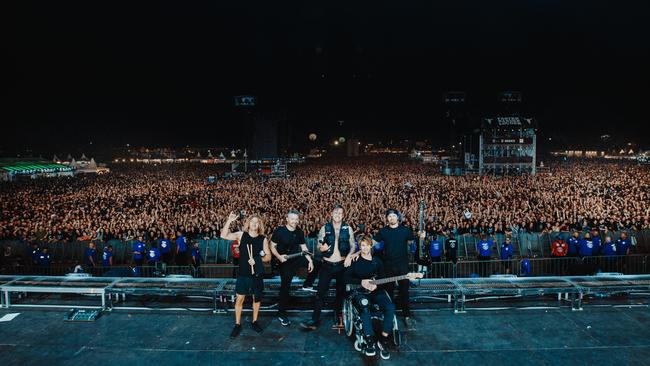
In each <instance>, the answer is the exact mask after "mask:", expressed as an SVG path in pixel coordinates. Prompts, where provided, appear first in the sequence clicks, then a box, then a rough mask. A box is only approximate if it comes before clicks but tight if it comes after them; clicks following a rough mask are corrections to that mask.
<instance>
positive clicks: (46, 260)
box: [38, 247, 50, 267]
mask: <svg viewBox="0 0 650 366" xmlns="http://www.w3.org/2000/svg"><path fill="white" fill-rule="evenodd" d="M38 265H39V266H41V267H49V266H50V253H49V249H48V248H47V247H45V248H43V250H42V251H41V252H40V253H39V255H38Z"/></svg>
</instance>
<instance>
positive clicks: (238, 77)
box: [1, 0, 650, 152]
mask: <svg viewBox="0 0 650 366" xmlns="http://www.w3.org/2000/svg"><path fill="white" fill-rule="evenodd" d="M16 4H17V5H16V6H17V8H15V9H14V10H15V12H14V17H13V19H14V20H15V21H14V22H13V23H12V24H11V26H10V33H9V36H10V37H9V41H10V42H9V44H8V51H9V52H8V54H7V55H8V58H9V59H10V61H12V65H11V69H10V73H9V81H10V82H9V92H10V97H9V99H8V101H9V103H8V108H7V110H6V111H5V112H6V113H8V114H9V116H8V118H7V119H5V121H10V122H9V123H8V125H9V126H8V130H7V129H6V128H7V127H4V128H3V130H5V132H6V137H8V138H4V139H2V140H3V141H2V144H3V145H5V146H4V148H3V149H1V150H4V151H5V152H7V151H12V149H16V148H22V147H24V146H29V147H31V148H33V149H35V150H38V149H39V148H40V149H45V148H53V147H58V146H60V145H61V144H62V143H65V144H70V145H82V146H83V145H84V144H88V142H89V141H93V142H94V144H95V146H109V145H113V144H114V145H121V144H125V143H127V142H129V143H131V144H149V145H151V144H156V145H166V144H177V145H185V144H207V145H219V144H227V143H229V142H232V141H239V138H240V136H241V135H242V134H244V133H246V132H245V131H241V128H240V126H241V123H239V121H240V120H239V116H238V114H237V111H236V110H235V109H234V108H233V106H232V96H234V95H238V94H243V93H250V94H254V95H257V96H258V98H259V108H260V110H262V111H263V113H264V114H265V115H266V116H268V117H269V118H287V119H288V120H289V121H290V122H291V123H292V124H293V125H294V126H295V127H294V131H296V132H297V133H299V135H300V136H303V135H304V136H306V133H308V132H311V131H315V132H318V133H319V134H320V136H327V135H328V134H333V135H336V134H338V133H339V132H338V131H336V128H337V127H336V126H338V124H337V123H336V121H338V120H344V121H345V123H344V128H345V130H344V131H342V132H341V133H345V134H348V135H350V136H352V135H356V136H359V137H362V138H364V137H366V136H371V137H373V138H386V137H389V136H395V137H402V136H403V137H420V136H426V137H429V138H432V139H433V140H434V141H436V140H438V141H442V140H445V139H446V138H447V136H448V134H447V132H446V129H447V128H448V126H447V125H448V121H445V120H444V118H443V117H444V115H445V111H446V107H445V106H444V105H443V103H442V97H441V96H442V93H443V92H444V91H446V90H463V91H466V92H467V104H466V106H465V107H464V110H463V111H460V112H458V113H463V114H464V115H465V116H466V119H467V120H468V121H469V123H476V122H477V121H478V119H479V118H480V117H482V116H485V115H495V114H498V113H503V110H502V109H500V108H502V107H501V106H499V105H498V103H496V99H497V94H498V93H499V92H500V91H503V90H520V91H522V92H523V96H524V104H523V105H522V106H520V107H519V109H520V110H522V112H523V113H525V114H526V115H530V116H533V117H536V118H537V120H538V121H539V124H540V128H541V130H542V132H543V133H545V134H549V135H553V136H557V137H558V138H560V137H561V136H569V140H573V139H594V138H597V136H599V135H601V134H603V133H609V134H611V135H612V136H614V137H615V138H621V139H622V138H625V139H627V138H636V139H637V140H641V139H642V138H643V139H644V140H647V137H650V132H649V131H650V130H649V127H648V126H649V125H650V121H649V119H650V118H649V117H648V112H647V108H646V106H647V105H648V97H650V92H649V89H648V88H649V87H650V77H649V72H648V65H650V51H649V50H650V46H649V45H650V41H649V39H650V37H649V36H650V30H649V27H650V25H649V24H650V23H649V22H648V16H649V15H650V6H649V5H648V2H647V1H636V0H634V1H632V0H629V1H628V0H623V1H599V0H589V1H583V0H579V1H566V0H561V1H560V0H544V1H533V0H528V1H522V0H513V1H485V0H476V1H462V0H460V1H426V2H425V1H396V0H391V1H377V0H372V1H371V0H355V1H342V2H337V1H332V0H327V1H305V2H293V1H281V2H277V1H214V0H213V1H210V2H202V1H174V2H169V1H152V2H145V1H132V0H131V1H113V0H112V1H79V2H74V1H43V2H31V1H19V2H16ZM441 131H444V132H441ZM59 151H60V150H59Z"/></svg>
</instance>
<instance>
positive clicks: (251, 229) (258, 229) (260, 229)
mask: <svg viewBox="0 0 650 366" xmlns="http://www.w3.org/2000/svg"><path fill="white" fill-rule="evenodd" d="M238 217H239V216H238V215H237V214H234V213H232V212H231V213H230V215H229V216H228V220H227V221H226V223H225V224H224V226H223V229H221V238H222V239H226V240H233V241H235V240H236V241H237V242H239V253H240V257H239V271H238V272H237V282H236V285H235V293H236V294H237V298H236V300H235V327H234V328H233V329H232V332H231V333H230V337H231V338H235V337H237V336H238V335H239V333H240V332H241V312H242V308H243V307H244V300H245V299H246V296H250V295H252V296H253V322H252V323H251V327H252V328H253V330H255V331H256V332H257V333H261V332H262V330H263V329H262V327H261V326H260V324H259V323H258V322H257V316H258V315H259V312H260V305H261V304H262V293H263V291H264V264H263V263H262V262H269V261H270V260H271V251H270V249H269V242H268V240H267V239H266V237H264V222H263V221H262V218H261V217H259V216H257V215H251V216H249V217H248V218H247V219H246V221H245V222H244V227H243V228H242V231H237V232H235V233H231V232H230V225H231V224H232V223H233V222H234V221H235V220H237V218H238Z"/></svg>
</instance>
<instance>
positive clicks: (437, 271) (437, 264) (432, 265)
mask: <svg viewBox="0 0 650 366" xmlns="http://www.w3.org/2000/svg"><path fill="white" fill-rule="evenodd" d="M442 266H443V264H442V258H440V257H431V258H430V260H429V275H430V276H431V278H440V277H442V275H443V273H444V271H443V268H442Z"/></svg>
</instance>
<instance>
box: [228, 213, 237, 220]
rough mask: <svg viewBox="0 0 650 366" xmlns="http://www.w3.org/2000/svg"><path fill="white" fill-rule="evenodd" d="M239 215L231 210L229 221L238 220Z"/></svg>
mask: <svg viewBox="0 0 650 366" xmlns="http://www.w3.org/2000/svg"><path fill="white" fill-rule="evenodd" d="M238 217H239V215H237V214H236V213H234V212H231V213H230V215H228V221H227V222H234V221H235V220H237V218H238Z"/></svg>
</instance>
